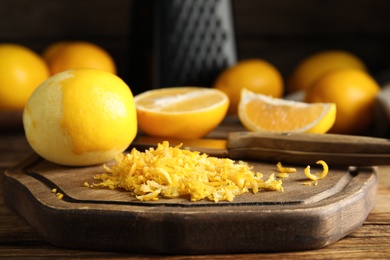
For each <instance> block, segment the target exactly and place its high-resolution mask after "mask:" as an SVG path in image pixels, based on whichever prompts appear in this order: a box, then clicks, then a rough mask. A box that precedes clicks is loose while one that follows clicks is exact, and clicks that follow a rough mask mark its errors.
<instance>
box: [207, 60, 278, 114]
mask: <svg viewBox="0 0 390 260" xmlns="http://www.w3.org/2000/svg"><path fill="white" fill-rule="evenodd" d="M214 88H217V89H219V90H221V91H223V92H225V93H226V94H227V95H228V97H229V100H230V106H229V110H228V113H229V114H237V111H238V103H239V102H240V97H241V90H242V89H244V88H245V89H248V90H250V91H253V92H255V93H259V94H264V95H269V96H272V97H274V98H279V97H281V96H282V95H283V88H284V87H283V79H282V76H281V74H280V72H279V71H278V69H277V68H276V67H275V66H273V65H272V64H271V63H269V62H267V61H265V60H262V59H249V60H243V61H240V62H238V63H237V64H235V65H233V66H232V67H230V68H227V69H226V70H224V71H223V72H222V73H221V74H220V75H219V76H218V77H217V80H216V82H215V83H214Z"/></svg>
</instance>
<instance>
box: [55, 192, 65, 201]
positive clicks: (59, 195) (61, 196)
mask: <svg viewBox="0 0 390 260" xmlns="http://www.w3.org/2000/svg"><path fill="white" fill-rule="evenodd" d="M56 196H57V198H58V199H60V200H62V198H63V197H64V194H62V193H60V192H57V193H56Z"/></svg>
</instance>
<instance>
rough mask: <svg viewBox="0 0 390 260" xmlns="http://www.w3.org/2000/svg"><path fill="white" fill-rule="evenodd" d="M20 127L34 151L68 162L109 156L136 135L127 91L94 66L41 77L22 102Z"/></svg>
mask: <svg viewBox="0 0 390 260" xmlns="http://www.w3.org/2000/svg"><path fill="white" fill-rule="evenodd" d="M23 125H24V130H25V134H26V137H27V140H28V142H29V144H30V145H31V147H32V148H33V150H34V151H35V152H36V153H37V154H39V155H40V156H42V157H43V158H45V159H46V160H48V161H51V162H54V163H58V164H63V165H72V166H83V165H92V164H99V163H104V162H106V161H108V160H111V159H112V158H114V156H115V155H116V154H118V153H121V152H123V151H124V150H125V149H126V148H127V147H128V146H129V145H130V143H131V142H132V141H133V139H134V138H135V135H136V133H137V118H136V110H135V105H134V100H133V95H132V93H131V90H130V89H129V87H128V86H127V85H126V84H125V83H124V82H123V81H122V80H121V79H120V78H119V77H117V76H116V75H114V74H112V73H109V72H106V71H103V70H96V69H77V70H69V71H64V72H61V73H58V74H56V75H54V76H52V77H50V78H49V79H47V80H46V81H44V82H43V83H42V84H41V85H40V86H39V87H38V88H37V89H36V90H35V91H34V93H33V94H32V95H31V97H30V99H29V100H28V102H27V104H26V106H25V109H24V113H23Z"/></svg>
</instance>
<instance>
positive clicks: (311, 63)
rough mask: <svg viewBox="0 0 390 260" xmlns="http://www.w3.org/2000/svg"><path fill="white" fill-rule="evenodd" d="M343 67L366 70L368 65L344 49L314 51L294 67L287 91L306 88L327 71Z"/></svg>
mask: <svg viewBox="0 0 390 260" xmlns="http://www.w3.org/2000/svg"><path fill="white" fill-rule="evenodd" d="M342 68H353V69H361V70H366V65H365V64H364V62H363V61H362V60H361V59H360V58H359V57H358V56H356V55H354V54H352V53H350V52H347V51H344V50H326V51H321V52H317V53H314V54H312V55H310V56H309V57H307V58H305V59H304V60H302V61H301V62H300V63H299V64H298V65H297V67H296V68H295V69H294V71H293V72H292V74H291V76H290V77H289V79H288V80H287V92H289V93H292V92H295V91H300V90H306V89H308V88H309V87H310V86H311V85H312V84H313V83H314V82H315V81H316V80H317V79H318V78H320V77H321V76H322V75H324V74H325V73H327V72H329V71H331V70H334V69H342Z"/></svg>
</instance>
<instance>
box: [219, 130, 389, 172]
mask: <svg viewBox="0 0 390 260" xmlns="http://www.w3.org/2000/svg"><path fill="white" fill-rule="evenodd" d="M227 143H228V147H227V148H228V152H229V157H231V158H233V159H238V158H241V159H255V160H266V161H274V162H276V161H281V162H288V163H294V164H310V163H313V161H314V162H315V161H316V160H325V161H327V162H328V163H331V164H333V165H344V166H347V165H354V166H360V165H366V166H368V165H385V164H390V141H389V140H388V139H384V138H375V137H366V136H352V135H339V134H310V133H299V134H295V133H294V134H293V133H282V134H279V133H277V134H275V133H257V132H234V133H230V134H229V136H228V142H227Z"/></svg>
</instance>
